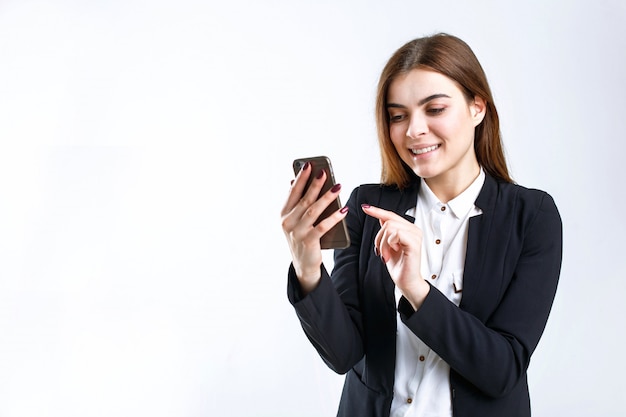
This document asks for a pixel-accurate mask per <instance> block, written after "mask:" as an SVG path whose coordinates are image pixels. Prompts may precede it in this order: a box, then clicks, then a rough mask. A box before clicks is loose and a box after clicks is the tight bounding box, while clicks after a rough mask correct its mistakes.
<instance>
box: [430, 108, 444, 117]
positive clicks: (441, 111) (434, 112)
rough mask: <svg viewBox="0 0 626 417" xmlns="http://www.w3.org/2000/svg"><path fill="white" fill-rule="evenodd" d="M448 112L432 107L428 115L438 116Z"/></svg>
mask: <svg viewBox="0 0 626 417" xmlns="http://www.w3.org/2000/svg"><path fill="white" fill-rule="evenodd" d="M445 110H446V108H445V107H431V108H430V109H428V110H426V113H428V114H430V115H433V116H436V115H438V114H441V113H443V112H444V111H445Z"/></svg>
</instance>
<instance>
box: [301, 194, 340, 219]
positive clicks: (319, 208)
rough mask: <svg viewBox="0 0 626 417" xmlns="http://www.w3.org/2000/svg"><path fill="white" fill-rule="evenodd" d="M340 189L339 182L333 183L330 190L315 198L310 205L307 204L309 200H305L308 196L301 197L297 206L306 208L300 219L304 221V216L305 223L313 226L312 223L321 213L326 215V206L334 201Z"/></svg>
mask: <svg viewBox="0 0 626 417" xmlns="http://www.w3.org/2000/svg"><path fill="white" fill-rule="evenodd" d="M340 190H341V184H336V185H334V186H333V187H332V188H331V189H330V190H328V191H326V192H325V193H324V194H322V195H321V196H320V197H319V199H317V201H315V202H314V203H313V204H311V205H309V202H308V200H307V198H308V197H309V196H305V197H303V198H302V200H301V201H300V203H299V204H298V205H299V206H300V205H302V206H303V207H304V208H306V210H305V211H304V212H303V214H302V219H301V220H302V221H305V218H306V221H305V223H306V224H310V225H311V226H313V225H314V224H316V223H317V221H318V219H319V218H320V216H321V215H322V214H324V216H327V215H328V206H329V205H330V204H331V203H333V202H334V201H336V199H337V195H338V194H339V191H340ZM307 194H308V193H307ZM307 206H308V208H307ZM324 212H326V213H324Z"/></svg>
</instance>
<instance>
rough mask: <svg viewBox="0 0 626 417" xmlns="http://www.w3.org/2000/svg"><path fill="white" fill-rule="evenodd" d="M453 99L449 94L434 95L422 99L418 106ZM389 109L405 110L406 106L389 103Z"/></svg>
mask: <svg viewBox="0 0 626 417" xmlns="http://www.w3.org/2000/svg"><path fill="white" fill-rule="evenodd" d="M442 97H443V98H451V97H450V96H449V95H447V94H443V93H441V94H433V95H431V96H428V97H426V98H423V99H421V100H420V101H418V103H417V105H418V106H423V105H424V104H426V103H428V102H429V101H432V100H435V99H438V98H442ZM387 108H399V109H404V108H406V106H404V105H402V104H397V103H387Z"/></svg>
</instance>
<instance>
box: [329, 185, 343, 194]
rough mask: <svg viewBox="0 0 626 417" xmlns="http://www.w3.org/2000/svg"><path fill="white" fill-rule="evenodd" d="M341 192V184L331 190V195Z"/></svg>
mask: <svg viewBox="0 0 626 417" xmlns="http://www.w3.org/2000/svg"><path fill="white" fill-rule="evenodd" d="M339 190H341V184H335V185H333V188H331V189H330V192H331V193H336V192H338V191H339Z"/></svg>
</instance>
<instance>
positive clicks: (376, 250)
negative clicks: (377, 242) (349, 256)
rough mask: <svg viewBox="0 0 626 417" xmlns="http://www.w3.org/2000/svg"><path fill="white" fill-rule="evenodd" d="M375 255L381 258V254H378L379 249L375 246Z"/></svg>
mask: <svg viewBox="0 0 626 417" xmlns="http://www.w3.org/2000/svg"><path fill="white" fill-rule="evenodd" d="M374 255H376V256H380V252H378V248H377V247H376V246H374Z"/></svg>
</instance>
